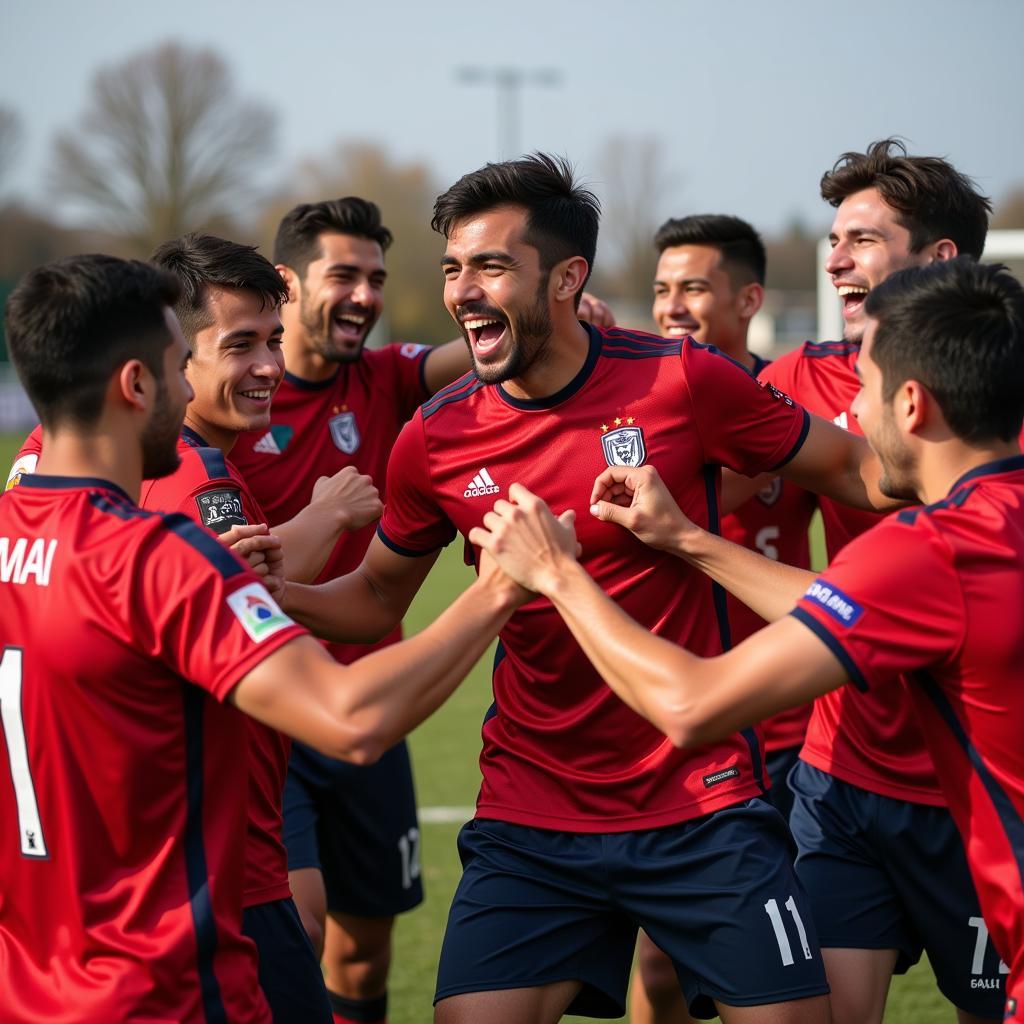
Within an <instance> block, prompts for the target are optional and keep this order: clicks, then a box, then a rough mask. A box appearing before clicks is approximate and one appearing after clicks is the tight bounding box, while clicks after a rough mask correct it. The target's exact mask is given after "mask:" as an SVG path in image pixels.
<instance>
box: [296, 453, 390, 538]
mask: <svg viewBox="0 0 1024 1024" xmlns="http://www.w3.org/2000/svg"><path fill="white" fill-rule="evenodd" d="M310 504H311V505H317V506H320V505H324V506H329V507H333V508H335V509H336V510H337V511H338V512H339V514H340V515H341V516H342V519H343V527H342V528H343V529H345V530H358V529H360V528H361V527H363V526H366V525H367V524H368V523H375V522H376V521H377V520H378V519H380V517H381V514H382V513H383V511H384V505H383V503H382V502H381V500H380V492H379V491H378V490H377V488H376V487H374V486H373V480H371V479H370V477H368V476H367V475H366V474H365V473H360V472H359V470H358V469H356V468H355V466H346V467H345V468H344V469H339V470H338V472H337V473H335V474H334V476H322V477H320V479H319V480H317V482H316V483H315V484H313V499H312V501H311V502H310Z"/></svg>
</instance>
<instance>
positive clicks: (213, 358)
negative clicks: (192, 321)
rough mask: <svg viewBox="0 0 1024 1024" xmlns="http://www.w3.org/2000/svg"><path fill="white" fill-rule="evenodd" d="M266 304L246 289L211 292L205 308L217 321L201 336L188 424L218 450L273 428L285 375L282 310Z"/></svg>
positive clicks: (195, 353) (191, 376)
mask: <svg viewBox="0 0 1024 1024" xmlns="http://www.w3.org/2000/svg"><path fill="white" fill-rule="evenodd" d="M261 306H262V299H261V297H260V296H259V294H258V293H256V292H253V291H249V290H247V289H244V288H217V287H211V288H210V289H209V290H208V292H207V296H206V304H205V308H206V312H207V313H208V315H209V316H210V317H212V320H213V322H212V323H211V324H210V325H209V326H208V327H205V328H203V329H202V330H200V331H197V332H196V336H195V340H194V346H193V353H192V359H191V360H190V362H189V366H188V376H189V380H190V382H191V384H192V387H193V389H194V390H195V398H193V400H192V401H191V402H190V403H189V407H188V422H189V423H190V424H191V425H192V426H194V428H195V430H196V431H197V432H198V433H199V434H200V435H201V436H202V437H203V438H204V439H205V440H207V441H208V442H209V443H211V444H217V445H218V447H223V446H224V445H225V443H226V444H227V446H228V447H230V442H231V441H233V440H234V435H236V434H238V433H240V432H241V431H243V430H260V429H265V428H266V427H268V426H269V425H270V402H271V399H272V398H273V396H274V392H275V391H276V390H277V387H278V385H279V384H280V383H281V379H282V378H283V377H284V355H283V353H282V352H281V334H282V327H281V318H280V316H279V315H278V311H277V310H276V309H275V308H274V307H273V306H263V307H262V308H261ZM226 435H230V436H229V437H228V436H226Z"/></svg>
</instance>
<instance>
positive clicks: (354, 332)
mask: <svg viewBox="0 0 1024 1024" xmlns="http://www.w3.org/2000/svg"><path fill="white" fill-rule="evenodd" d="M331 326H332V327H333V328H334V330H335V331H336V332H337V334H338V335H340V336H341V338H342V340H343V341H347V342H352V343H355V342H360V341H362V340H363V338H364V337H365V336H366V334H367V332H368V331H369V330H370V328H371V327H372V326H373V318H372V317H371V316H370V314H369V313H367V312H366V310H365V309H361V308H360V307H358V306H342V307H341V308H340V309H338V310H335V311H334V313H333V314H332V316H331Z"/></svg>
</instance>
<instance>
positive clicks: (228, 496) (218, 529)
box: [196, 488, 248, 533]
mask: <svg viewBox="0 0 1024 1024" xmlns="http://www.w3.org/2000/svg"><path fill="white" fill-rule="evenodd" d="M196 504H197V505H198V506H199V521H200V522H201V523H202V524H203V526H205V527H206V528H207V529H208V530H213V532H214V533H227V532H228V530H230V529H231V527H232V526H245V525H246V523H248V519H246V518H245V512H244V511H243V510H242V493H241V491H238V490H235V489H234V488H225V489H224V490H222V491H207V492H206V493H205V494H200V495H199V497H198V498H196Z"/></svg>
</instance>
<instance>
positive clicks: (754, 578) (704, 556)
mask: <svg viewBox="0 0 1024 1024" xmlns="http://www.w3.org/2000/svg"><path fill="white" fill-rule="evenodd" d="M590 501H591V508H590V511H591V514H592V515H595V516H596V517H597V518H598V519H603V520H605V521H606V522H610V523H617V524H618V525H620V526H623V527H625V528H626V529H627V530H629V531H630V532H631V533H633V534H635V536H636V537H637V539H638V540H641V541H643V542H644V543H645V544H646V545H648V546H649V547H652V548H657V549H659V550H660V551H667V552H669V553H670V554H673V555H675V556H676V557H677V558H683V559H685V560H686V561H687V562H689V563H690V564H691V565H693V566H694V567H695V568H697V569H700V570H701V572H703V573H705V574H707V575H708V576H710V577H711V578H712V579H713V580H714V581H715V582H716V583H720V584H721V585H722V586H723V587H725V589H726V590H728V591H729V592H730V593H731V594H733V595H735V596H736V597H737V598H738V599H739V600H740V601H742V602H743V603H744V604H745V605H747V606H748V607H750V608H752V609H753V610H754V611H755V612H757V614H758V615H760V616H761V618H762V619H765V620H766V621H768V622H773V621H774V620H775V619H778V618H781V617H782V616H783V615H785V614H786V613H787V612H789V611H790V609H791V608H792V607H793V605H795V604H796V602H797V600H798V599H799V598H800V596H801V595H802V594H803V592H804V591H805V590H806V589H807V587H808V585H809V584H810V583H811V581H812V580H813V579H814V578H815V574H814V573H813V572H808V571H807V570H805V569H797V568H795V567H794V566H791V565H784V564H782V563H781V562H778V561H775V560H773V559H771V558H766V557H765V556H764V555H761V554H758V553H757V552H755V551H751V550H750V549H749V548H744V547H741V546H740V545H738V544H733V543H732V542H730V541H727V540H725V539H724V538H722V537H719V536H717V535H716V534H713V533H708V531H707V530H702V529H701V528H700V527H699V526H697V525H696V524H695V523H693V522H691V521H690V519H689V518H687V516H686V515H685V513H684V512H683V511H682V509H680V508H679V506H678V505H677V504H676V502H675V499H674V498H673V497H672V495H671V494H669V492H668V488H667V487H666V486H665V483H664V481H663V480H662V479H661V477H660V476H659V475H658V471H657V470H656V469H655V468H654V467H653V466H640V467H636V468H634V467H630V466H611V467H609V468H608V469H606V470H605V471H604V472H603V473H602V474H601V475H600V476H599V477H598V478H597V479H596V480H595V481H594V489H593V492H592V493H591V496H590Z"/></svg>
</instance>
